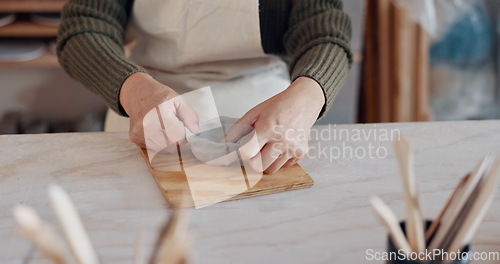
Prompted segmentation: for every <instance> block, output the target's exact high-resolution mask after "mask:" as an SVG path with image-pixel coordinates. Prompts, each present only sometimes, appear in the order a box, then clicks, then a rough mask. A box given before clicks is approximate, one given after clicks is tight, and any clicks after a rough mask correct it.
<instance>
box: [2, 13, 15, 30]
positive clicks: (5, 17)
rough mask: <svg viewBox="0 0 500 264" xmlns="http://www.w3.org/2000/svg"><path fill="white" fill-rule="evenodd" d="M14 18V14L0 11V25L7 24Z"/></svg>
mask: <svg viewBox="0 0 500 264" xmlns="http://www.w3.org/2000/svg"><path fill="white" fill-rule="evenodd" d="M15 20H16V14H10V13H0V27H3V26H7V25H9V24H10V23H12V22H14V21H15Z"/></svg>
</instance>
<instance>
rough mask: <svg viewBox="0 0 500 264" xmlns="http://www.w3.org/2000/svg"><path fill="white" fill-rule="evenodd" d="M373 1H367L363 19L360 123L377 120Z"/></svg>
mask: <svg viewBox="0 0 500 264" xmlns="http://www.w3.org/2000/svg"><path fill="white" fill-rule="evenodd" d="M375 13H376V12H375V1H368V2H367V9H366V20H365V50H364V56H363V66H362V67H363V73H362V76H363V77H362V80H361V90H360V97H359V98H360V100H359V111H358V112H359V113H358V120H359V122H362V123H374V122H377V121H378V116H379V115H378V106H377V102H378V92H377V85H376V84H377V75H376V70H375V68H376V62H375V60H376V53H377V51H376V43H375V41H376V38H375V34H376V27H375V25H376V14H375Z"/></svg>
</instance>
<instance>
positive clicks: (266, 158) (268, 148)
mask: <svg viewBox="0 0 500 264" xmlns="http://www.w3.org/2000/svg"><path fill="white" fill-rule="evenodd" d="M283 153H284V149H283V145H282V144H281V143H276V142H268V143H267V144H266V145H265V146H264V147H263V148H262V150H261V151H260V154H261V155H262V167H263V168H264V170H267V169H268V168H269V166H271V164H273V163H274V162H275V161H276V160H277V159H278V158H281V157H282V156H283V155H282V154H283Z"/></svg>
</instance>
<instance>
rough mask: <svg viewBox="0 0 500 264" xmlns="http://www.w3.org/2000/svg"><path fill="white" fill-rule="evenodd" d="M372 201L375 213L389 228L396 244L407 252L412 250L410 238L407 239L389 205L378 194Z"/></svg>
mask: <svg viewBox="0 0 500 264" xmlns="http://www.w3.org/2000/svg"><path fill="white" fill-rule="evenodd" d="M370 203H371V204H372V206H373V209H374V211H375V214H376V215H377V217H378V219H379V220H380V222H382V224H384V225H385V227H386V228H387V230H389V235H390V236H391V239H392V242H393V243H394V245H395V246H396V247H397V248H398V249H402V250H404V251H405V252H407V253H410V252H412V249H411V247H410V244H408V240H406V237H405V235H404V233H403V230H402V229H401V226H400V225H399V222H398V219H397V218H396V215H394V213H393V212H392V210H391V209H390V208H389V206H387V205H386V204H385V203H384V201H382V199H380V198H379V197H377V196H374V197H371V198H370Z"/></svg>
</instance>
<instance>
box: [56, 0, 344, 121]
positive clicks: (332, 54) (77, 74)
mask: <svg viewBox="0 0 500 264" xmlns="http://www.w3.org/2000/svg"><path fill="white" fill-rule="evenodd" d="M132 5H133V0H105V1H102V0H70V1H69V2H68V3H67V4H66V5H65V6H64V8H63V11H62V21H61V25H60V27H59V34H58V43H57V55H58V57H59V62H60V64H61V65H62V66H63V68H64V70H65V71H66V72H67V73H68V74H69V75H71V76H72V77H73V78H74V79H76V80H78V81H79V82H81V83H83V84H84V85H85V86H86V87H87V88H88V89H90V90H91V91H93V92H94V93H96V94H97V95H99V96H100V97H102V98H103V99H104V100H105V101H106V103H107V104H108V106H109V107H110V108H111V109H113V110H114V111H115V112H117V113H119V114H121V115H125V116H126V113H125V111H124V110H123V108H122V107H121V105H120V100H119V98H120V89H121V86H122V84H123V82H124V81H125V80H126V79H127V78H128V77H129V76H130V75H132V74H133V73H136V72H145V70H144V68H142V67H141V66H140V65H136V64H135V63H133V62H131V61H130V60H128V59H127V58H126V56H125V54H124V51H123V43H124V35H125V29H126V26H127V23H128V20H129V18H130V13H131V10H132ZM259 16H260V28H261V39H262V47H263V49H264V52H266V53H267V54H276V55H280V56H283V57H284V58H285V57H286V58H287V61H288V62H289V63H288V65H289V70H290V76H291V80H292V81H293V80H295V79H296V78H298V77H300V76H307V77H310V78H312V79H314V80H316V81H317V82H318V83H319V84H320V85H321V87H322V88H323V90H324V92H325V97H326V104H325V106H324V108H323V111H322V114H321V115H323V114H324V113H326V111H327V110H328V109H329V107H330V106H331V105H332V103H333V99H334V97H335V95H336V94H337V93H338V91H339V90H340V88H341V86H342V85H343V83H344V81H345V79H346V76H347V73H348V70H349V68H350V65H351V64H352V54H351V51H350V47H349V40H350V36H351V22H350V19H349V17H348V16H347V15H346V14H345V13H344V12H343V11H342V1H341V0H263V1H260V13H259ZM174 89H175V87H174Z"/></svg>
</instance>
